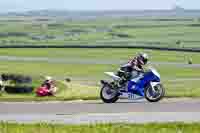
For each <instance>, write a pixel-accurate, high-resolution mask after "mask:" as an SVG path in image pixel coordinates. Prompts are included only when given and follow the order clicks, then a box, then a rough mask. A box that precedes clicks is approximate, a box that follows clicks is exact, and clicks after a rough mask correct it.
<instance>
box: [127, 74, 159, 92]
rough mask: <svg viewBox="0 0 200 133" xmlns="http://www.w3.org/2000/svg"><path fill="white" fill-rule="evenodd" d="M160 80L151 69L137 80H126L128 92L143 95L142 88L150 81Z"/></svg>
mask: <svg viewBox="0 0 200 133" xmlns="http://www.w3.org/2000/svg"><path fill="white" fill-rule="evenodd" d="M151 81H152V82H160V78H159V77H157V76H156V75H155V74H154V73H153V72H152V71H149V72H146V73H144V76H143V78H141V79H140V80H139V81H137V83H136V82H134V81H129V82H128V92H132V93H134V94H138V95H140V96H144V88H145V87H146V86H147V85H149V84H150V82H151Z"/></svg>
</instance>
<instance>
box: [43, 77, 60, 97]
mask: <svg viewBox="0 0 200 133" xmlns="http://www.w3.org/2000/svg"><path fill="white" fill-rule="evenodd" d="M42 86H47V89H48V90H49V92H51V93H55V92H56V91H57V88H56V85H55V81H54V80H53V78H52V77H50V76H46V77H45V81H44V82H43V84H42Z"/></svg>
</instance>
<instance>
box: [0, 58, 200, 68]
mask: <svg viewBox="0 0 200 133" xmlns="http://www.w3.org/2000/svg"><path fill="white" fill-rule="evenodd" d="M0 61H20V62H47V63H61V64H93V65H94V64H96V65H112V64H118V65H121V64H125V63H127V60H114V59H98V61H97V60H96V59H87V58H85V59H83V58H48V57H16V56H0ZM150 64H151V65H156V66H160V65H165V66H166V65H167V66H168V65H170V66H176V67H181V68H200V64H187V63H182V62H151V63H150Z"/></svg>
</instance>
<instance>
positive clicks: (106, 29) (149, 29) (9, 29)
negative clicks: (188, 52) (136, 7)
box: [0, 18, 200, 48]
mask: <svg viewBox="0 0 200 133" xmlns="http://www.w3.org/2000/svg"><path fill="white" fill-rule="evenodd" d="M13 19H16V20H20V18H13ZM199 24H200V23H199V20H198V18H192V19H191V18H189V19H188V20H181V19H180V20H179V19H177V20H176V21H175V20H174V19H170V18H168V19H167V20H166V21H165V20H164V19H163V20H159V19H125V18H124V19H102V20H101V19H98V20H90V21H89V20H88V21H86V20H85V21H84V20H82V21H81V20H79V21H78V20H77V21H67V20H54V19H52V18H51V19H49V21H42V22H41V21H37V20H35V19H34V18H24V20H23V21H10V20H9V19H7V20H6V18H4V20H0V25H1V29H0V44H1V45H12V44H24V45H27V44H34V45H36V44H40V45H41V44H42V45H60V44H65V45H69V44H70V45H71V44H79V45H82V44H83V45H84V44H89V45H94V44H101V45H102V44H103V45H147V46H152V45H153V46H160V47H162V46H165V47H178V48H180V47H193V48H196V47H199V42H200V39H199V34H200V26H199ZM179 42H180V43H179Z"/></svg>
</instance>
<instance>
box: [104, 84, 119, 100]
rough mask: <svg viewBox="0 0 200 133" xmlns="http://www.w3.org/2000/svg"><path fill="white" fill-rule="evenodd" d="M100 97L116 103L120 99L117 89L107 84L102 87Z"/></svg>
mask: <svg viewBox="0 0 200 133" xmlns="http://www.w3.org/2000/svg"><path fill="white" fill-rule="evenodd" d="M100 98H101V99H102V101H103V102H104V103H115V102H116V101H117V100H118V99H119V93H118V91H117V90H115V89H112V88H111V87H110V86H109V85H107V84H105V85H103V87H102V88H101V92H100Z"/></svg>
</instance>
